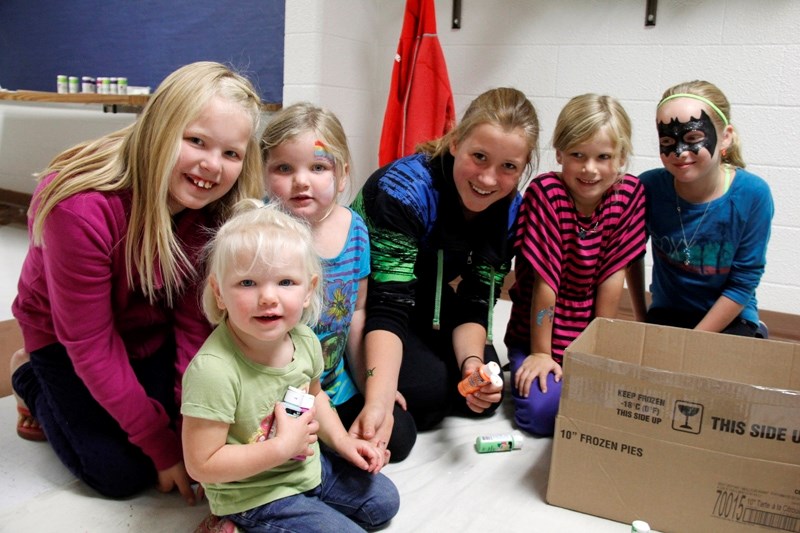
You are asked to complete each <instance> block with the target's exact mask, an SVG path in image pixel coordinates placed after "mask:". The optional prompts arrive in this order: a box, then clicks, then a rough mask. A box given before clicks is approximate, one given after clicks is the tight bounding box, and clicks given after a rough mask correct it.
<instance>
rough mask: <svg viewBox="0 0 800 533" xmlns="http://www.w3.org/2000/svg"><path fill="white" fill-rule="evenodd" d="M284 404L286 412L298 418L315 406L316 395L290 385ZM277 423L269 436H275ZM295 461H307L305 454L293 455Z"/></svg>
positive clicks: (284, 397)
mask: <svg viewBox="0 0 800 533" xmlns="http://www.w3.org/2000/svg"><path fill="white" fill-rule="evenodd" d="M283 406H284V408H286V414H287V415H289V416H291V417H292V418H297V417H299V416H300V415H302V414H303V413H305V412H306V411H308V410H309V409H311V408H312V407H314V396H313V395H311V394H307V393H306V392H305V391H304V390H302V389H298V388H296V387H292V386H289V388H288V389H286V392H285V393H284V395H283ZM275 431H276V429H275V424H274V423H273V425H272V427H270V428H269V434H268V435H267V438H268V439H269V438H272V437H274V436H275ZM292 459H294V460H295V461H305V460H306V456H305V455H296V456H294V457H292Z"/></svg>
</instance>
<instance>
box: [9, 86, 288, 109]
mask: <svg viewBox="0 0 800 533" xmlns="http://www.w3.org/2000/svg"><path fill="white" fill-rule="evenodd" d="M149 98H150V95H149V94H97V93H71V94H63V93H51V92H46V91H22V90H20V91H0V100H14V101H17V102H41V103H53V104H102V105H109V106H116V105H120V106H130V107H133V108H142V107H144V106H145V105H146V104H147V101H148V99H149ZM281 107H282V105H281V104H279V103H271V102H262V103H261V109H262V110H263V111H279V110H280V109H281Z"/></svg>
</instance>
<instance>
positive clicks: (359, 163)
mask: <svg viewBox="0 0 800 533" xmlns="http://www.w3.org/2000/svg"><path fill="white" fill-rule="evenodd" d="M404 7H405V2H404V1H403V0H327V1H325V0H291V1H287V2H286V41H285V44H286V48H285V85H284V103H285V104H289V103H292V102H294V101H298V100H304V99H308V100H312V101H315V102H317V103H318V104H321V105H324V106H326V107H329V108H330V109H332V110H333V111H334V112H336V113H337V114H338V115H339V118H340V119H341V120H342V123H343V124H344V127H345V130H346V131H347V132H348V137H349V140H350V144H351V150H352V151H353V156H354V170H355V171H354V176H353V177H354V179H355V180H356V181H358V182H359V183H360V182H361V181H363V179H364V178H365V177H366V176H368V175H369V174H370V172H372V170H374V168H375V167H376V166H377V149H378V141H379V138H380V127H381V123H382V120H383V111H384V106H385V103H386V95H387V92H388V85H389V80H390V77H391V69H392V61H393V57H394V53H395V49H396V47H397V40H398V37H399V35H400V28H401V26H402V20H403V12H404ZM451 12H452V0H436V15H437V22H438V28H439V39H440V41H441V43H442V47H443V49H444V54H445V57H446V60H447V64H448V70H449V74H450V82H451V85H452V87H453V93H454V97H455V102H456V107H457V109H458V112H459V115H460V114H461V112H463V110H464V109H465V107H466V105H467V103H468V102H469V101H470V100H471V99H472V98H474V97H475V96H476V95H478V94H480V93H481V92H482V91H484V90H486V89H488V88H490V87H494V86H501V85H510V86H515V87H517V88H519V89H520V90H522V91H524V92H525V93H526V94H527V95H528V97H529V98H530V99H531V101H532V102H533V103H534V105H535V106H536V108H537V110H538V111H539V114H540V120H541V124H542V138H541V147H542V161H541V164H540V170H549V169H552V168H554V159H553V155H552V151H550V150H548V149H547V148H548V147H549V142H550V136H551V132H552V129H553V126H554V124H555V118H556V116H557V114H558V111H559V110H560V109H561V107H562V106H563V105H564V103H566V101H567V100H568V99H569V98H570V97H572V96H575V95H577V94H581V93H584V92H598V93H605V94H610V95H613V96H615V97H617V98H619V99H620V100H621V101H622V103H623V105H624V106H625V108H626V110H627V111H628V113H629V114H630V115H631V118H632V120H633V123H634V151H635V154H636V155H635V157H634V158H633V160H632V162H631V168H630V170H631V171H632V172H634V173H639V172H642V171H643V170H646V169H648V168H651V167H654V166H659V165H660V162H659V159H658V150H657V137H656V132H655V127H654V113H655V104H656V103H657V101H658V99H659V97H660V95H661V93H662V92H663V91H664V90H665V89H666V88H667V87H669V86H670V85H673V84H675V83H678V82H681V81H687V80H691V79H696V78H702V79H707V80H709V81H712V82H713V83H715V84H717V85H718V86H719V87H720V88H721V89H722V90H723V91H724V92H725V93H726V95H727V96H728V98H729V100H730V101H731V103H732V113H731V115H732V122H733V124H735V125H736V126H737V128H738V129H739V132H740V134H741V136H742V139H743V147H744V155H745V160H746V161H747V162H748V168H749V169H750V170H752V171H754V172H755V173H757V174H759V175H761V176H762V177H764V178H765V179H766V180H767V182H768V183H769V184H770V186H771V188H772V193H773V196H774V199H775V207H776V214H775V219H774V222H773V228H772V239H771V241H770V246H769V253H768V264H767V270H766V273H765V275H764V278H763V280H762V283H761V286H760V287H759V289H758V296H759V301H760V305H761V307H762V308H764V309H769V310H772V311H781V312H786V313H794V314H800V280H799V279H798V276H797V274H798V272H799V271H800V269H799V268H798V262H800V261H799V260H800V254H798V252H797V246H796V243H797V242H799V241H800V214H799V213H798V211H799V210H800V209H799V208H800V187H798V186H797V185H796V184H798V183H800V166H799V165H800V159H799V158H798V157H797V156H796V151H795V150H794V149H793V148H794V147H795V146H796V145H797V142H798V136H797V133H796V132H797V129H798V124H800V107H798V103H797V95H798V91H797V87H798V85H800V33H798V32H797V27H798V26H800V2H794V1H791V0H772V1H770V2H758V3H755V2H752V1H751V0H698V1H693V2H687V1H662V2H660V3H659V5H658V13H657V19H656V26H655V27H649V28H645V26H644V18H645V1H644V0H560V1H558V2H554V1H550V0H494V1H491V2H488V1H484V0H463V1H462V16H461V29H460V30H453V29H451V27H450V26H451V24H450V18H451Z"/></svg>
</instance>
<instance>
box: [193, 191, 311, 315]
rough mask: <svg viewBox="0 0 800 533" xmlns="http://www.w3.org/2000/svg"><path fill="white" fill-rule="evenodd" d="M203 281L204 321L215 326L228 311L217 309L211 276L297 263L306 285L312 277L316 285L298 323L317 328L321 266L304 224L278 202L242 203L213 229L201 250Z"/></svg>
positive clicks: (245, 201) (309, 231)
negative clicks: (204, 260) (204, 262)
mask: <svg viewBox="0 0 800 533" xmlns="http://www.w3.org/2000/svg"><path fill="white" fill-rule="evenodd" d="M206 254H207V269H208V278H207V281H206V285H205V288H204V290H203V311H204V312H205V315H206V317H207V318H208V320H209V322H211V323H212V324H214V325H216V324H220V323H221V322H223V321H224V320H225V319H226V318H227V316H228V313H227V311H225V310H224V309H220V308H219V306H218V305H217V299H216V297H215V295H214V290H213V288H212V287H211V283H210V282H209V281H208V280H210V278H211V277H212V276H213V277H214V278H216V279H217V281H220V280H222V279H223V278H224V277H225V275H226V273H227V272H228V270H229V269H231V268H233V269H236V272H238V273H241V274H246V273H248V272H250V271H251V270H252V269H253V267H254V266H255V265H256V264H268V265H275V264H282V263H283V262H284V260H283V259H282V258H284V257H287V255H288V256H289V257H292V258H294V257H295V254H299V255H300V257H301V258H302V260H301V261H300V262H299V263H298V264H297V268H298V270H299V269H303V270H304V274H305V279H306V281H307V283H308V284H309V286H310V284H311V280H312V279H313V278H314V277H315V276H316V279H317V280H318V281H317V285H316V287H315V288H314V290H313V292H312V294H311V302H310V304H309V305H308V307H306V308H305V309H304V310H303V315H302V318H301V321H302V322H303V323H305V324H307V325H309V326H313V325H314V324H316V322H317V320H319V316H320V313H321V312H322V298H323V293H322V290H323V288H322V263H321V261H320V259H319V256H318V255H317V253H316V251H315V250H314V242H313V237H312V235H311V229H310V228H309V226H308V224H306V223H305V222H304V221H303V220H301V219H299V218H297V217H294V216H292V215H290V214H289V213H287V212H285V211H284V210H283V208H282V207H281V206H280V204H278V203H274V202H273V203H269V204H264V202H262V201H261V200H255V199H249V200H243V201H241V202H239V203H238V204H237V205H236V208H235V212H234V215H233V216H232V217H231V218H229V219H228V221H227V222H225V224H223V225H222V227H221V228H220V229H219V231H217V233H216V235H215V236H214V238H213V239H212V240H211V241H210V242H209V243H208V245H207V247H206Z"/></svg>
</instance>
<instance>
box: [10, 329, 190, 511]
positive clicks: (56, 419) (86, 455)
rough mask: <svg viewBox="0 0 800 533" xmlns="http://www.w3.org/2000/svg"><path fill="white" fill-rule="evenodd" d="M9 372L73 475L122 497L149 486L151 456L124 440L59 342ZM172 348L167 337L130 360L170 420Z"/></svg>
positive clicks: (174, 412) (152, 476)
mask: <svg viewBox="0 0 800 533" xmlns="http://www.w3.org/2000/svg"><path fill="white" fill-rule="evenodd" d="M30 357H31V360H30V362H29V363H25V364H23V365H22V366H20V367H19V368H18V369H17V370H16V371H15V372H14V375H13V376H12V383H13V387H14V391H15V392H16V393H17V394H18V395H19V396H20V398H22V399H23V401H24V402H25V403H26V404H27V405H28V407H29V408H30V410H31V413H32V414H33V416H34V417H36V420H37V421H38V422H39V424H41V426H42V429H43V430H44V432H45V435H47V440H48V442H49V443H50V446H52V448H53V451H55V453H56V455H57V456H58V458H59V459H60V460H61V462H62V463H63V464H64V466H66V467H67V468H68V469H69V470H70V472H72V473H73V474H74V475H75V476H76V477H77V478H79V479H81V480H82V481H84V482H85V483H86V484H87V485H89V486H90V487H92V488H93V489H95V490H96V491H97V492H99V493H100V494H102V495H103V496H107V497H110V498H125V497H128V496H132V495H134V494H137V493H139V492H141V491H142V490H144V489H146V488H149V487H151V486H153V485H154V484H155V483H156V481H157V478H158V475H157V472H156V469H155V466H154V465H153V461H152V460H151V459H150V458H149V457H148V456H146V455H145V454H144V452H142V450H141V449H140V448H139V447H138V446H135V445H133V444H131V443H130V441H128V436H127V434H126V433H125V432H124V431H123V430H122V428H121V427H120V426H119V423H117V421H116V420H114V419H113V418H112V417H111V415H109V414H108V412H107V411H106V410H105V409H104V408H103V407H102V406H101V405H100V404H99V403H97V401H96V400H95V399H94V398H93V397H92V395H91V394H90V393H89V390H88V389H87V388H86V385H84V383H83V380H81V378H79V377H78V375H77V374H76V373H75V368H74V367H73V365H72V361H71V360H70V358H69V356H68V355H67V351H66V349H65V348H64V346H62V345H61V344H51V345H50V346H46V347H44V348H42V349H40V350H35V351H33V352H31V354H30ZM174 361H175V347H174V345H173V343H171V342H169V343H167V345H165V346H164V347H162V348H161V349H160V350H159V351H158V352H157V353H155V354H153V355H152V356H150V357H148V358H146V359H141V360H136V361H131V366H132V367H133V370H134V372H135V373H136V376H137V378H138V379H139V382H140V383H141V384H142V386H143V387H144V389H145V391H146V392H147V394H148V396H150V397H151V398H153V399H155V400H157V401H158V402H159V403H161V405H163V406H164V408H165V410H166V412H167V414H168V415H169V416H170V418H171V419H172V420H175V417H176V416H177V414H178V409H177V406H176V405H175V400H174V398H175V390H174V386H175V379H174V376H175V371H174Z"/></svg>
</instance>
